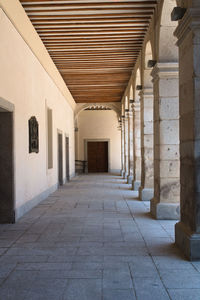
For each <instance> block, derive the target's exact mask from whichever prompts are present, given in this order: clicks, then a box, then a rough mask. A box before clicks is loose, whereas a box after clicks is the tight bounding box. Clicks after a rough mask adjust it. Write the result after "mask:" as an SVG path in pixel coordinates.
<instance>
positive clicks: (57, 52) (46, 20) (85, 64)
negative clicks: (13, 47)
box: [21, 0, 157, 103]
mask: <svg viewBox="0 0 200 300" xmlns="http://www.w3.org/2000/svg"><path fill="white" fill-rule="evenodd" d="M21 3H22V5H23V7H24V9H25V11H26V13H27V15H28V16H29V18H30V20H31V22H32V24H33V25H34V27H35V29H36V30H37V32H38V34H39V36H40V37H41V39H42V41H43V43H44V45H45V46H46V48H47V50H48V51H49V54H50V55H51V57H52V59H53V61H54V63H55V64H56V66H57V68H58V70H59V71H60V73H61V75H62V77H63V79H64V80H65V82H66V84H67V86H68V88H69V90H70V92H71V93H72V95H73V97H74V99H75V101H76V102H78V103H81V102H82V103H88V102H118V101H121V98H122V96H123V93H124V90H125V88H126V86H127V84H128V81H129V79H130V76H131V72H132V69H133V66H134V64H135V61H136V59H137V56H138V54H139V51H140V49H141V47H142V42H143V39H144V36H145V33H146V31H147V29H148V26H149V22H150V19H151V17H152V14H153V13H154V9H155V6H156V4H157V0H98V1H97V0H31V1H30V0H21Z"/></svg>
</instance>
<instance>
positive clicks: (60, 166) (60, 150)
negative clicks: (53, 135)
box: [58, 133, 63, 185]
mask: <svg viewBox="0 0 200 300" xmlns="http://www.w3.org/2000/svg"><path fill="white" fill-rule="evenodd" d="M58 183H59V185H63V139H62V133H58Z"/></svg>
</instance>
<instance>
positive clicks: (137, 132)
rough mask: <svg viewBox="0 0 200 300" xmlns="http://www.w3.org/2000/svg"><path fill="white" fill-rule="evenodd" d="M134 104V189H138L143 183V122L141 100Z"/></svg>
mask: <svg viewBox="0 0 200 300" xmlns="http://www.w3.org/2000/svg"><path fill="white" fill-rule="evenodd" d="M133 106H134V150H135V151H134V152H135V153H134V161H135V164H134V179H133V190H136V191H138V190H139V188H140V185H141V122H140V102H135V103H134V104H133Z"/></svg>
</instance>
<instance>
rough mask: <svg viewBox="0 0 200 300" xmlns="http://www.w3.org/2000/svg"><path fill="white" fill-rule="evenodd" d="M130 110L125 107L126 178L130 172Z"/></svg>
mask: <svg viewBox="0 0 200 300" xmlns="http://www.w3.org/2000/svg"><path fill="white" fill-rule="evenodd" d="M128 117H129V112H128V109H125V118H124V156H125V161H124V164H125V174H124V178H127V177H128V174H129V134H128V122H129V121H128V119H129V118H128Z"/></svg>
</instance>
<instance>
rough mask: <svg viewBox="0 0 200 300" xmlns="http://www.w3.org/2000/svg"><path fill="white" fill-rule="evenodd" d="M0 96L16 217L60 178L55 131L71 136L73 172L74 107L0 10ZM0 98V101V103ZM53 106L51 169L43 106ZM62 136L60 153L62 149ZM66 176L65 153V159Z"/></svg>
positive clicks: (71, 165) (71, 169)
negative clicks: (10, 129)
mask: <svg viewBox="0 0 200 300" xmlns="http://www.w3.org/2000/svg"><path fill="white" fill-rule="evenodd" d="M33 30H34V29H33ZM0 70H1V71H0V98H2V99H4V100H6V101H9V102H10V103H12V104H13V105H14V156H15V157H14V167H15V202H16V209H17V215H18V216H20V215H22V214H23V213H24V212H26V211H27V210H28V209H29V208H31V207H32V206H34V205H35V204H36V203H37V202H39V201H40V200H41V199H43V198H45V196H47V195H48V193H50V192H52V191H53V190H54V189H55V188H56V185H57V182H58V175H57V173H58V171H57V130H58V129H59V130H61V131H62V133H63V137H64V135H65V134H66V135H67V136H69V142H70V174H71V176H73V174H74V112H73V106H72V105H71V104H70V103H72V102H71V101H72V100H71V99H70V101H68V99H66V97H64V96H63V93H61V90H59V89H58V87H57V86H56V85H55V83H54V81H53V80H52V76H51V77H50V76H49V75H48V73H47V72H46V71H45V69H44V66H42V65H41V63H40V62H39V60H38V59H37V58H36V56H35V55H34V54H33V52H32V50H31V49H30V47H29V46H28V45H27V43H26V42H25V41H24V40H23V38H22V36H21V35H20V33H19V32H18V31H17V30H16V28H15V27H14V26H13V24H12V22H11V21H10V20H9V19H8V17H7V16H6V14H5V13H4V12H3V10H2V9H0ZM0 103H1V102H0ZM47 106H48V107H49V108H51V109H52V110H53V147H54V151H53V169H51V170H48V169H47V130H46V129H47V124H46V108H47ZM31 116H35V117H36V118H37V121H38V122H39V153H38V154H35V153H31V154H29V145H28V140H29V137H28V120H29V119H30V117H31ZM64 145H65V143H64V140H63V153H64V154H65V149H64ZM63 168H64V170H63V176H64V177H65V155H64V161H63Z"/></svg>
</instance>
